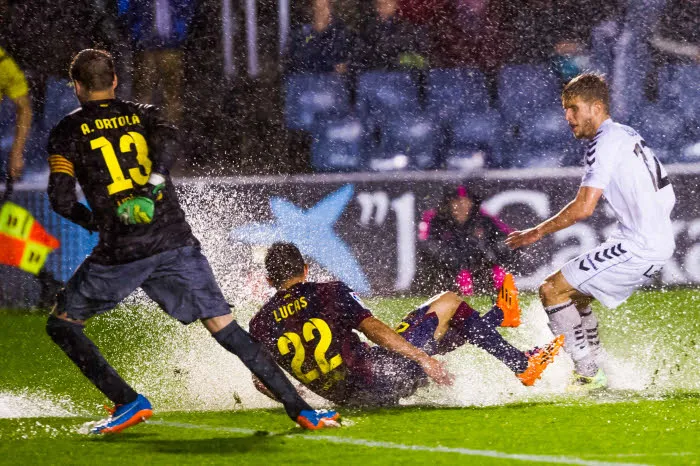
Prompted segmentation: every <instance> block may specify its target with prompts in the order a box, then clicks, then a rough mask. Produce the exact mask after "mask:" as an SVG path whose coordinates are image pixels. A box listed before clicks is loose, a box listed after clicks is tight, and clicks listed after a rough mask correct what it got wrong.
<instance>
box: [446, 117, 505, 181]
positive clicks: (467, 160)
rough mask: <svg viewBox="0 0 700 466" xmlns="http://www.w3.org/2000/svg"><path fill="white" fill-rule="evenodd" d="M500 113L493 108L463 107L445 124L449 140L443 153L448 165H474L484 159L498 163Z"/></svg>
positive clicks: (494, 163) (493, 164)
mask: <svg viewBox="0 0 700 466" xmlns="http://www.w3.org/2000/svg"><path fill="white" fill-rule="evenodd" d="M500 125H501V117H500V115H499V114H498V112H497V111H495V110H485V111H478V112H476V111H471V110H463V111H462V112H460V113H459V114H457V115H456V117H455V118H454V119H452V120H451V121H450V124H449V125H448V133H449V141H450V142H449V144H448V146H447V150H446V153H445V166H446V168H448V169H452V168H455V169H462V168H465V167H474V166H475V165H477V164H478V163H479V158H481V161H482V162H486V163H487V164H488V165H489V166H498V165H499V160H498V154H499V150H498V149H499V147H498V146H499V131H500Z"/></svg>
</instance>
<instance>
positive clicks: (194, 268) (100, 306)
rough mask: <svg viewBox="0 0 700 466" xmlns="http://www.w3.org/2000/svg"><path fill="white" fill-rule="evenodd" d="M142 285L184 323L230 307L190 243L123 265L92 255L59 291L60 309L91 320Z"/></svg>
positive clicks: (204, 259)
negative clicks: (100, 259) (99, 261)
mask: <svg viewBox="0 0 700 466" xmlns="http://www.w3.org/2000/svg"><path fill="white" fill-rule="evenodd" d="M139 287H141V289H143V291H145V292H146V294H147V295H148V296H149V297H150V298H151V299H152V300H153V301H155V302H156V303H158V305H159V306H160V307H161V308H162V309H163V310H164V311H165V312H166V313H168V314H169V315H171V316H172V317H174V318H176V319H177V320H179V321H180V322H182V323H183V324H189V323H191V322H194V321H195V320H198V319H207V318H210V317H217V316H222V315H226V314H229V313H230V312H231V310H230V308H229V305H228V303H227V302H226V299H224V295H223V294H222V293H221V289H220V288H219V285H218V284H217V283H216V279H215V278H214V273H213V272H212V270H211V267H210V266H209V262H208V261H207V258H206V257H204V255H203V254H202V253H201V251H200V250H199V248H198V247H192V246H185V247H182V248H178V249H173V250H171V251H165V252H162V253H159V254H156V255H154V256H151V257H147V258H145V259H140V260H137V261H134V262H129V263H127V264H119V265H102V264H98V263H95V262H94V261H91V260H90V258H89V257H88V258H87V260H85V262H83V263H82V264H81V265H80V267H79V268H78V270H76V271H75V273H74V274H73V276H72V277H71V279H70V280H69V281H68V283H67V284H66V288H65V289H64V290H63V291H62V292H61V294H59V299H58V307H57V311H58V312H59V313H61V312H66V314H67V315H68V317H69V318H71V319H75V320H87V319H89V318H90V317H93V316H94V315H97V314H101V313H103V312H107V311H109V310H111V309H114V307H116V306H117V304H119V303H120V302H121V301H122V300H123V299H124V298H126V297H127V296H129V295H130V294H131V293H132V292H133V291H134V290H135V289H136V288H139Z"/></svg>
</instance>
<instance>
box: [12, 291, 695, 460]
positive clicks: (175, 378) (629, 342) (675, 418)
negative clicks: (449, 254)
mask: <svg viewBox="0 0 700 466" xmlns="http://www.w3.org/2000/svg"><path fill="white" fill-rule="evenodd" d="M531 300H532V297H525V299H524V300H523V301H524V307H525V308H528V309H527V310H526V313H525V318H526V321H525V324H524V326H523V328H518V329H508V330H507V331H506V336H507V337H508V338H509V339H511V340H513V341H515V342H517V343H519V344H521V345H523V346H524V345H526V344H531V343H532V340H533V339H534V340H537V339H538V338H540V337H541V335H542V334H543V333H542V332H543V330H542V328H541V327H542V321H541V320H540V321H536V318H538V316H537V315H536V313H535V310H534V307H532V308H531V309H529V307H530V306H529V303H530V301H531ZM420 301H421V300H419V299H384V300H373V301H371V302H370V303H368V304H370V305H371V306H372V307H373V308H374V309H375V310H376V314H377V315H378V316H379V317H381V318H383V319H384V320H386V321H387V322H389V323H392V324H393V323H396V322H397V321H398V320H399V319H400V318H401V316H403V315H404V314H405V313H406V312H407V311H408V310H409V309H411V308H412V307H413V306H415V305H417V304H419V303H420ZM473 305H474V306H475V307H477V308H479V309H485V308H486V307H487V306H488V305H489V301H488V300H487V299H483V298H481V299H476V300H474V302H473ZM596 310H597V311H598V313H599V314H600V320H601V326H602V329H603V331H602V338H603V341H604V343H605V345H606V347H607V348H608V350H609V352H610V353H611V355H612V356H614V357H616V358H619V359H621V360H624V361H626V362H627V363H628V364H631V367H632V368H633V369H634V370H632V371H628V372H625V373H624V374H625V377H628V378H630V379H635V378H638V379H639V380H640V381H641V382H639V384H638V385H639V387H637V388H635V389H634V390H629V389H626V390H610V391H607V392H605V393H602V394H599V395H595V396H591V397H576V398H573V397H570V396H567V395H565V394H564V393H561V391H560V390H558V389H557V388H556V387H557V386H556V380H554V381H552V380H550V381H545V380H543V381H542V382H546V383H551V384H552V387H550V388H549V389H547V390H544V391H539V392H538V391H536V390H537V388H538V387H535V392H534V393H536V395H535V396H528V395H523V393H525V394H527V393H530V392H528V391H527V390H525V389H523V387H516V386H514V385H513V384H512V381H511V380H510V379H509V378H508V377H512V376H508V375H507V374H506V373H505V372H503V374H502V373H501V368H500V367H498V365H497V364H494V363H493V361H490V360H489V359H488V357H487V356H484V355H482V354H480V353H479V352H478V351H476V350H474V349H473V348H464V349H460V350H458V351H459V353H456V354H455V355H453V356H452V357H451V358H450V359H448V365H450V367H451V368H452V369H453V370H455V371H457V372H459V373H461V374H462V379H458V380H462V383H463V384H464V385H463V389H464V390H465V391H469V390H471V389H472V388H473V387H470V380H471V379H469V375H470V374H472V372H469V371H476V372H474V373H477V372H478V373H485V374H486V375H488V376H489V377H492V378H490V379H485V380H487V381H491V382H493V381H494V380H495V381H496V382H497V383H494V385H493V386H488V387H485V389H487V390H490V391H498V390H503V391H504V395H503V400H504V403H502V404H495V405H493V406H484V407H479V406H474V404H478V402H479V400H478V398H477V399H474V400H472V401H473V403H470V404H471V406H466V407H450V406H445V404H449V403H450V400H452V399H453V398H450V397H442V398H441V397H440V396H439V392H435V391H429V392H428V394H427V395H426V396H425V397H424V398H423V399H431V400H433V402H432V403H431V406H406V407H402V408H397V409H391V410H369V411H347V410H344V411H343V414H344V416H345V418H346V419H348V420H349V421H350V422H349V425H348V426H346V427H344V428H342V429H338V430H330V431H323V432H320V433H303V432H301V431H300V430H299V429H297V428H294V427H293V424H292V423H291V422H290V421H289V420H288V419H287V418H286V416H285V415H284V412H283V411H282V410H280V409H241V407H242V408H248V407H250V406H254V405H255V403H252V402H251V400H250V397H251V396H252V395H251V394H250V393H249V392H247V391H245V388H244V383H248V382H247V377H248V375H247V374H245V373H242V371H241V373H240V374H239V377H236V375H234V374H233V372H236V371H238V370H239V369H237V368H236V367H237V366H233V367H232V366H230V365H229V364H233V359H232V358H231V359H229V358H228V356H227V355H225V354H223V353H221V352H218V348H217V346H216V344H215V343H214V342H213V340H212V339H211V337H209V336H207V335H206V332H204V331H203V329H202V328H201V327H200V326H191V327H187V328H185V327H182V326H180V325H179V324H177V323H176V322H174V321H171V320H169V319H168V318H167V317H165V316H163V315H162V314H161V313H160V312H158V311H156V310H153V309H151V307H150V306H139V305H131V306H126V307H124V308H123V309H120V310H118V311H116V312H114V313H111V314H108V315H105V316H101V317H98V318H96V319H95V320H94V322H91V324H90V326H89V327H88V334H89V335H90V336H91V337H93V338H94V339H95V341H96V342H97V344H98V345H99V346H100V348H101V349H102V350H103V352H104V354H105V356H106V357H107V358H108V359H109V360H110V361H111V362H112V363H113V364H114V365H115V367H117V369H118V370H120V371H122V373H123V374H124V376H125V378H127V380H129V381H130V382H133V383H134V385H135V386H136V387H137V388H138V389H139V390H140V391H142V392H144V393H146V394H147V395H148V396H149V398H150V399H151V400H152V401H153V402H154V404H155V406H156V416H155V417H154V419H153V422H150V423H148V424H145V425H140V426H137V427H134V428H132V429H129V430H128V431H126V432H125V433H123V434H121V435H117V436H111V437H103V438H93V437H88V436H85V435H83V434H79V433H78V432H77V428H78V427H79V426H81V425H82V424H83V423H84V422H86V421H89V420H94V419H96V418H98V417H99V416H100V415H101V413H100V410H99V409H98V408H97V405H99V404H101V403H103V402H104V397H103V396H102V395H101V394H100V393H99V392H97V391H96V390H95V389H94V388H93V387H92V386H91V385H90V384H89V383H88V382H86V381H85V380H84V379H83V377H82V376H81V374H80V373H79V372H78V371H77V369H76V368H75V367H73V366H72V364H71V363H70V362H69V361H68V360H67V359H66V358H65V356H64V355H63V354H62V353H61V352H60V351H59V350H58V349H56V348H55V347H54V346H53V344H52V343H51V342H50V341H49V339H48V337H46V336H45V333H44V330H43V326H44V324H45V316H44V315H40V314H38V313H33V314H26V313H20V312H12V311H0V351H1V352H2V355H3V357H2V359H1V360H0V361H1V362H0V413H2V409H3V406H2V398H1V395H2V394H7V393H11V394H13V395H15V396H25V397H26V399H28V400H34V399H39V400H42V399H43V400H48V402H50V403H52V404H54V405H58V406H64V407H65V408H66V409H68V410H69V411H71V412H73V413H78V414H79V416H77V417H64V418H57V417H42V418H21V419H0V463H2V464H94V463H100V464H125V463H127V464H128V463H137V462H138V463H147V464H265V463H267V464H279V463H286V464H301V463H306V464H308V463H321V462H332V463H345V464H388V463H391V464H393V463H399V462H406V463H408V464H416V463H419V464H422V463H432V464H456V463H465V462H466V463H471V464H480V465H481V464H484V465H490V464H510V463H516V464H517V463H523V464H525V463H531V464H546V463H551V462H553V461H554V460H555V459H556V458H555V457H566V458H568V460H566V459H565V460H564V462H567V461H568V462H569V463H572V462H574V463H575V462H576V461H578V460H585V461H591V462H593V461H599V462H601V464H602V463H608V464H609V463H637V464H640V463H641V464H698V463H699V462H700V446H699V445H700V426H699V424H700V409H699V407H700V363H699V362H698V357H697V354H698V350H700V347H699V345H698V337H699V336H700V298H699V297H698V292H697V291H695V290H675V291H670V292H645V293H638V294H635V295H634V296H633V298H632V299H631V300H630V301H629V302H628V303H626V304H625V305H624V306H621V307H620V308H619V309H617V310H615V311H608V310H603V309H600V308H596ZM533 320H535V321H536V324H537V325H535V324H530V323H528V322H531V321H533ZM545 330H546V328H545ZM536 342H538V341H536ZM172 355H174V356H173V357H171V356H172ZM557 364H560V365H562V366H561V368H560V372H562V371H565V370H566V368H565V367H564V365H565V363H564V362H561V363H560V362H558V363H557ZM462 365H466V366H468V367H467V369H463V368H462ZM555 366H556V365H555ZM553 369H555V368H553ZM464 371H467V372H464ZM501 374H502V375H503V377H501ZM545 375H547V374H545ZM224 376H226V377H228V376H230V378H226V377H224ZM220 377H224V378H223V379H220ZM475 380H477V381H478V380H481V379H475ZM193 381H197V382H199V383H195V384H194V385H193ZM622 382H624V383H627V382H629V383H631V384H632V385H634V383H636V381H635V380H623V381H622ZM474 383H475V384H476V383H478V382H474ZM624 383H623V385H624ZM212 387H214V388H212ZM217 387H219V388H218V389H217ZM503 387H506V388H505V389H504V388H503ZM482 388H484V387H482ZM198 390H201V391H203V392H205V393H207V395H206V396H202V397H197V392H198ZM233 392H237V393H235V394H234V393H233ZM474 393H477V394H478V393H482V392H478V391H476V392H474ZM222 399H223V401H222ZM66 400H67V401H66ZM505 402H508V403H505ZM251 403H252V404H251ZM210 405H214V406H216V407H221V406H223V407H224V408H227V409H225V410H218V411H206V409H207V406H210ZM235 429H243V430H235ZM254 431H259V432H260V433H257V434H256V433H254ZM262 432H265V433H267V434H263V433H262ZM319 437H320V438H319ZM326 437H334V438H338V439H340V441H341V442H345V443H333V442H331V439H329V438H326ZM348 442H362V443H364V444H363V445H357V444H352V443H348ZM366 442H388V443H390V444H401V445H411V446H422V447H431V448H436V447H442V448H443V450H432V451H425V450H420V449H413V450H407V449H397V448H395V447H394V448H392V445H388V444H386V443H385V444H381V445H375V446H367V445H366ZM449 449H468V450H469V451H465V450H461V453H459V452H457V451H454V450H449ZM475 450H484V451H488V452H498V453H496V455H497V457H492V456H488V455H489V453H481V454H478V455H477V456H472V455H466V456H465V454H466V453H470V452H471V453H472V454H474V451H475ZM501 454H510V455H546V457H543V458H539V461H537V457H527V456H526V457H509V456H502V455H501ZM483 455H487V456H483ZM498 455H500V456H498ZM517 458H521V459H529V460H530V461H526V462H523V461H516V459H517ZM591 464H592V463H591Z"/></svg>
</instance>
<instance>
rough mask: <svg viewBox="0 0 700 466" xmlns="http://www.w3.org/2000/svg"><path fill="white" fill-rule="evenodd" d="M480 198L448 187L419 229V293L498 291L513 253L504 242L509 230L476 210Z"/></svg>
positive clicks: (479, 209)
mask: <svg viewBox="0 0 700 466" xmlns="http://www.w3.org/2000/svg"><path fill="white" fill-rule="evenodd" d="M480 204H481V201H480V199H479V198H478V197H477V196H475V195H473V194H470V193H469V192H468V191H467V188H466V187H465V186H463V185H460V186H457V187H449V188H447V189H446V190H445V193H444V196H443V199H442V201H441V203H440V205H439V206H438V208H437V209H436V210H430V211H426V212H425V213H424V215H423V220H422V222H421V225H420V229H419V230H420V231H419V235H420V238H419V239H421V240H422V241H421V242H419V256H418V257H419V268H418V269H419V270H418V273H417V277H416V280H415V282H416V283H418V285H419V286H420V287H421V289H420V290H417V291H421V292H426V291H429V290H434V289H454V288H456V289H458V290H459V291H460V292H461V293H462V294H464V295H471V294H473V293H474V292H475V291H478V292H482V291H486V290H487V289H488V288H489V286H494V287H499V286H500V285H501V282H502V281H503V277H504V276H505V273H506V268H507V267H508V266H509V265H510V264H511V263H513V259H514V254H513V252H512V251H510V250H509V249H508V248H507V247H506V245H505V243H504V242H503V241H504V240H505V238H506V235H507V233H508V232H509V231H510V230H509V228H508V226H507V225H505V224H503V223H502V222H501V221H500V220H498V219H496V218H493V217H491V216H489V215H488V214H486V213H485V212H484V211H483V210H481V206H480Z"/></svg>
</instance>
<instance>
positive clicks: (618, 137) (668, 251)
mask: <svg viewBox="0 0 700 466" xmlns="http://www.w3.org/2000/svg"><path fill="white" fill-rule="evenodd" d="M562 105H563V107H564V110H565V115H566V121H567V123H569V126H570V127H571V130H572V131H573V133H574V136H575V137H576V138H577V139H589V140H590V143H589V145H588V149H587V151H586V155H585V158H584V165H585V173H584V175H583V180H582V182H581V187H580V188H579V191H578V194H577V195H576V198H575V199H574V200H573V201H571V202H570V203H569V204H567V205H566V206H565V207H564V208H563V209H562V210H561V211H560V212H559V213H557V214H556V215H554V216H553V217H551V218H549V219H547V220H545V221H544V222H542V223H540V224H539V225H537V226H535V227H533V228H530V229H527V230H523V231H515V232H513V233H511V234H510V235H509V236H508V238H507V239H506V243H507V244H508V245H509V246H510V247H511V248H518V247H522V246H527V245H529V244H532V243H535V242H536V241H539V240H540V239H542V238H543V237H544V236H546V235H549V234H552V233H554V232H557V231H559V230H562V229H564V228H567V227H569V226H571V225H573V224H574V223H576V222H579V221H581V220H584V219H586V218H588V217H589V216H590V215H592V214H593V212H594V210H595V208H596V205H597V204H598V200H599V199H600V197H601V196H604V197H605V199H606V200H607V201H608V204H609V205H610V207H611V209H612V210H613V212H614V213H615V216H616V218H617V222H618V223H617V228H616V229H615V231H614V233H613V234H612V235H610V237H609V238H608V239H607V240H606V241H605V242H604V243H603V244H601V245H600V246H598V247H597V248H595V249H593V250H591V251H588V252H586V253H584V254H582V255H580V256H578V257H577V258H575V259H573V260H571V261H569V262H568V263H567V264H565V265H564V267H562V269H561V270H560V271H558V272H556V273H554V274H552V275H551V276H549V277H547V279H545V281H544V283H543V284H542V285H541V286H540V289H539V292H540V298H541V300H542V304H543V305H544V308H545V311H546V312H547V316H548V317H549V326H550V328H551V329H552V331H553V332H554V334H555V335H558V334H564V335H565V338H566V340H565V342H564V349H565V350H566V352H567V353H569V355H570V356H571V358H572V359H573V361H574V365H575V369H574V376H573V379H572V383H571V385H570V386H569V389H570V390H571V391H589V390H593V389H598V388H603V387H606V386H607V377H606V375H605V373H604V372H603V370H602V369H601V368H600V359H601V357H602V354H603V353H602V349H601V347H600V340H599V338H598V320H597V318H596V316H595V314H593V311H592V310H591V307H590V303H591V301H592V300H593V299H597V300H598V301H600V302H601V303H602V304H603V305H605V306H607V307H609V308H615V307H617V306H619V305H620V304H621V303H623V302H624V301H625V300H626V299H627V298H628V297H629V296H630V295H631V294H632V292H634V290H635V289H637V288H639V287H641V286H642V285H644V284H646V283H648V282H649V281H651V280H652V279H653V277H654V276H655V275H656V274H658V273H659V272H660V271H661V268H662V267H663V265H664V262H665V261H666V260H667V259H669V258H670V257H671V256H672V255H673V251H674V249H675V240H674V235H673V228H672V224H671V218H670V215H671V211H672V210H673V206H674V204H675V202H676V196H675V194H674V192H673V187H672V186H671V183H670V181H669V179H668V176H667V175H666V170H665V169H664V167H663V166H662V165H661V164H660V163H659V161H658V159H657V158H656V156H654V152H653V151H652V150H651V149H650V148H649V147H648V146H647V144H646V142H645V141H644V139H642V137H641V136H640V135H639V134H638V133H637V132H636V131H635V130H634V129H632V128H630V127H629V126H624V125H621V124H619V123H615V122H614V121H612V120H611V119H610V111H609V92H608V86H607V84H606V82H605V80H604V79H603V78H602V77H601V76H598V75H596V74H592V73H586V74H582V75H579V76H577V77H576V78H574V79H572V80H571V81H570V82H569V83H568V84H567V85H566V86H565V87H564V90H563V91H562Z"/></svg>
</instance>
